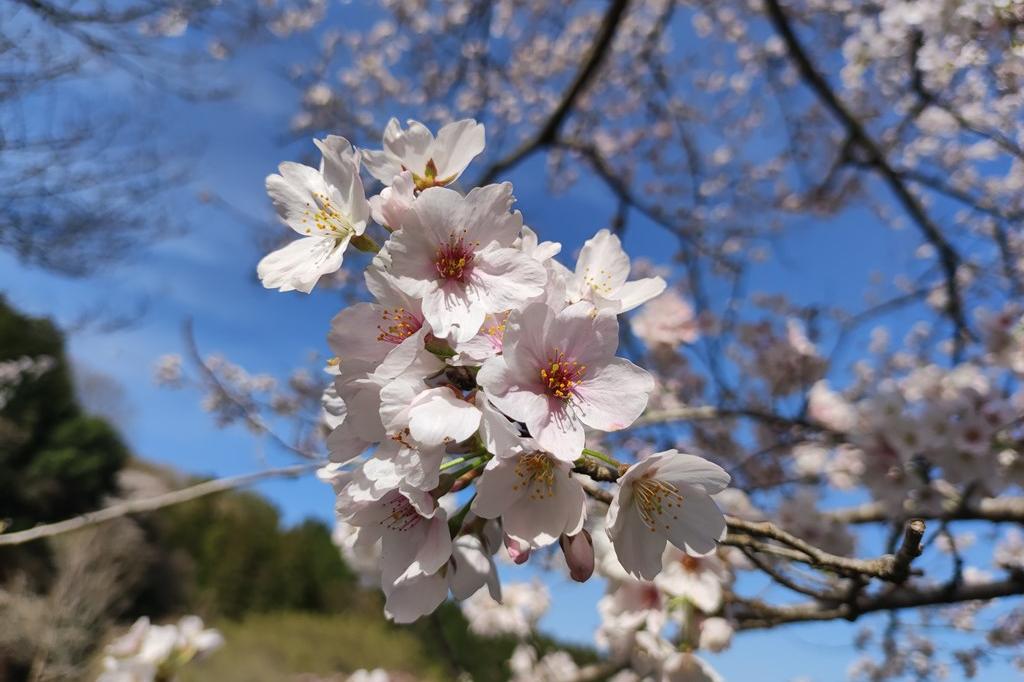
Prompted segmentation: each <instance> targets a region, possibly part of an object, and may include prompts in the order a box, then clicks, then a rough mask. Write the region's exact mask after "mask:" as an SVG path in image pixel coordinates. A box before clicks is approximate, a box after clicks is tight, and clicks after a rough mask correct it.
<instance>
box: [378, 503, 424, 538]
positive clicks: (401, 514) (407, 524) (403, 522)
mask: <svg viewBox="0 0 1024 682" xmlns="http://www.w3.org/2000/svg"><path fill="white" fill-rule="evenodd" d="M383 504H384V506H386V507H388V509H389V510H390V512H391V513H390V514H388V515H387V516H386V517H384V519H383V520H382V521H381V522H380V523H381V525H382V526H384V527H385V528H387V529H388V530H397V531H399V532H405V531H407V530H410V529H412V528H415V527H416V526H418V525H419V523H420V521H422V520H423V517H422V516H420V513H419V512H418V511H416V508H415V507H413V506H412V503H411V502H409V500H407V499H406V498H405V495H402V494H398V495H395V497H394V498H393V499H392V500H391V501H390V502H384V503H383Z"/></svg>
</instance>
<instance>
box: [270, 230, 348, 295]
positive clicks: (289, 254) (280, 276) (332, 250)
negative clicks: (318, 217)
mask: <svg viewBox="0 0 1024 682" xmlns="http://www.w3.org/2000/svg"><path fill="white" fill-rule="evenodd" d="M348 242H349V238H348V237H345V238H343V239H334V238H329V237H327V238H325V237H305V238H303V239H297V240H295V241H293V242H292V243H290V244H288V245H287V246H284V247H283V248H280V249H278V250H277V251H274V252H272V253H270V254H268V255H267V256H265V257H264V258H263V260H261V261H260V262H259V265H257V266H256V273H257V274H258V275H259V278H260V281H261V282H263V286H264V287H266V288H267V289H280V290H281V291H302V292H304V293H307V294H308V293H309V292H310V291H312V290H313V287H314V286H316V283H317V281H319V279H320V277H321V276H322V275H326V274H329V273H332V272H337V270H338V269H339V268H340V267H341V262H342V260H343V258H344V256H345V247H347V246H348Z"/></svg>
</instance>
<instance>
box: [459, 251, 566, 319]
mask: <svg viewBox="0 0 1024 682" xmlns="http://www.w3.org/2000/svg"><path fill="white" fill-rule="evenodd" d="M547 278H548V276H547V271H546V270H545V269H544V266H543V265H541V264H540V263H538V262H537V261H535V260H534V259H532V258H530V257H529V256H527V255H526V254H523V253H521V252H519V251H516V250H515V249H485V250H484V251H483V252H480V253H477V254H476V257H475V259H474V263H473V271H472V273H471V274H470V284H471V286H473V287H476V288H477V289H478V291H479V294H478V295H479V297H480V299H481V300H482V301H484V305H485V310H486V311H487V312H488V313H500V312H503V311H505V310H511V309H513V308H519V307H521V306H522V304H523V303H525V302H526V301H528V300H530V299H531V298H534V297H535V296H540V295H541V293H543V291H544V284H545V283H546V282H547Z"/></svg>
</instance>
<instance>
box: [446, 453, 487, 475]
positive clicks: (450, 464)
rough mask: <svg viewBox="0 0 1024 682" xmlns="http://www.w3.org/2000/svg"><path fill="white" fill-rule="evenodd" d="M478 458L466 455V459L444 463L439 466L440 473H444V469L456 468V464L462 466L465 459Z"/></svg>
mask: <svg viewBox="0 0 1024 682" xmlns="http://www.w3.org/2000/svg"><path fill="white" fill-rule="evenodd" d="M478 456H479V455H467V456H466V457H456V458H455V459H453V460H451V461H450V462H445V463H444V464H442V465H441V471H444V470H445V469H450V468H452V467H453V466H456V465H458V464H462V463H463V462H465V461H466V460H467V459H476V458H477V457H478Z"/></svg>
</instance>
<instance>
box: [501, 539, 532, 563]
mask: <svg viewBox="0 0 1024 682" xmlns="http://www.w3.org/2000/svg"><path fill="white" fill-rule="evenodd" d="M505 549H506V550H508V555H509V557H511V558H512V561H514V562H516V563H517V564H525V563H526V562H527V560H528V559H529V558H530V548H529V546H527V545H524V544H523V543H521V542H519V541H518V540H513V539H512V538H510V537H509V536H507V535H506V536H505Z"/></svg>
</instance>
